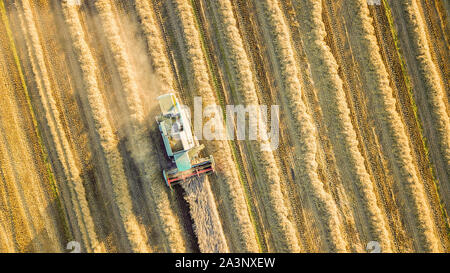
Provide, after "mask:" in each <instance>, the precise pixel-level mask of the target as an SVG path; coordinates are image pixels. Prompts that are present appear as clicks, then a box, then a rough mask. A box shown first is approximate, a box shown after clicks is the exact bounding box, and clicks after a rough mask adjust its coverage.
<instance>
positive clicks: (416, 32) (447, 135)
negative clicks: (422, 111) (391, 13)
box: [400, 0, 450, 183]
mask: <svg viewBox="0 0 450 273" xmlns="http://www.w3.org/2000/svg"><path fill="white" fill-rule="evenodd" d="M400 2H401V7H402V11H403V15H404V18H405V21H406V26H407V31H408V34H409V37H410V43H411V45H412V48H413V50H414V52H413V54H414V56H415V58H416V61H417V64H418V67H419V74H420V78H421V79H420V80H421V81H422V83H423V84H424V87H425V88H424V92H425V97H426V98H427V103H428V104H429V109H430V111H431V117H432V121H433V127H434V128H435V130H436V134H437V139H438V142H439V146H440V151H441V153H442V155H443V156H444V159H445V163H446V170H447V173H448V172H449V171H450V120H449V116H448V109H446V106H445V100H446V99H447V96H446V94H445V88H444V87H443V86H442V81H441V79H440V77H439V73H438V71H437V68H436V65H435V63H434V62H433V59H432V57H431V53H430V47H429V46H428V41H427V36H426V34H425V33H426V32H425V27H424V22H423V20H422V18H421V14H420V12H419V8H418V6H417V2H416V0H400ZM449 175H450V174H449ZM447 183H448V181H447Z"/></svg>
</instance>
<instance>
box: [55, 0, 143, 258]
mask: <svg viewBox="0 0 450 273" xmlns="http://www.w3.org/2000/svg"><path fill="white" fill-rule="evenodd" d="M62 7H63V12H64V18H65V21H66V24H67V26H68V28H69V32H70V35H71V38H72V42H73V46H74V48H75V53H76V55H77V57H78V61H79V64H80V68H81V72H82V77H83V82H84V88H83V89H82V92H83V94H82V96H83V97H84V98H85V100H84V101H83V108H84V110H85V112H86V116H87V118H88V121H89V128H90V130H92V131H93V134H92V137H93V138H94V139H93V142H94V143H96V144H97V146H98V149H99V150H100V151H101V152H102V154H103V156H104V158H105V160H106V165H107V169H108V171H109V176H110V178H111V181H108V182H109V183H110V184H108V186H110V187H111V188H112V193H111V194H112V198H113V199H112V200H113V201H114V207H115V211H114V215H115V218H116V219H115V220H116V223H118V224H119V225H121V226H122V227H123V229H124V230H122V228H121V229H120V230H122V232H124V234H123V236H121V237H122V239H123V240H126V241H127V242H126V243H125V245H123V247H124V248H125V249H127V248H130V249H127V250H131V251H134V252H148V251H149V247H148V246H147V245H146V242H147V240H146V239H145V237H144V236H143V234H141V231H140V230H139V228H138V222H137V219H136V217H135V215H134V214H133V211H132V201H131V197H130V192H129V189H128V181H127V179H126V176H125V171H124V169H123V162H122V158H121V156H120V152H119V150H118V141H117V138H116V136H115V135H114V133H113V130H112V128H111V124H110V123H109V120H108V117H107V112H106V111H107V110H106V108H105V104H104V101H103V98H102V94H101V92H100V90H99V84H98V81H97V77H96V71H97V66H96V63H95V61H94V57H93V55H92V53H91V51H90V49H89V46H88V44H87V42H86V40H85V37H84V31H83V28H82V25H81V22H80V18H79V14H78V10H77V8H76V7H74V6H72V5H68V4H67V2H66V1H64V2H63V5H62Z"/></svg>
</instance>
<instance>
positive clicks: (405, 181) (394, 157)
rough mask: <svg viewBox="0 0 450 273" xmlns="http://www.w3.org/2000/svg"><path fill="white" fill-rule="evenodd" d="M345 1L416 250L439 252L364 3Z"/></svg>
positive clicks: (351, 30)
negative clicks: (410, 224)
mask: <svg viewBox="0 0 450 273" xmlns="http://www.w3.org/2000/svg"><path fill="white" fill-rule="evenodd" d="M346 4H347V7H348V9H347V12H348V16H349V17H348V18H351V20H352V23H351V25H349V28H348V29H349V33H350V43H351V46H352V48H353V49H354V52H355V57H356V60H357V62H358V63H359V67H360V68H361V71H362V74H363V75H364V78H363V80H364V81H365V84H366V85H367V95H368V97H369V102H370V103H371V105H372V109H374V111H375V113H374V114H375V118H376V121H377V122H378V123H379V124H380V125H381V128H380V129H381V134H382V135H383V138H382V139H383V143H382V145H383V146H384V150H385V151H386V152H387V153H388V155H389V158H390V159H391V161H392V163H393V171H394V175H395V176H396V182H397V183H398V184H399V186H400V189H402V191H401V192H403V193H404V201H405V203H406V204H407V206H408V211H409V212H408V214H409V215H410V218H411V223H412V227H411V228H412V229H413V231H414V233H415V234H416V235H417V236H418V238H419V246H418V247H419V251H432V252H435V251H439V249H440V247H439V243H438V240H437V238H436V235H435V232H434V229H433V221H432V218H431V212H430V207H429V204H428V201H427V199H426V196H425V193H424V188H423V184H422V183H421V181H420V180H419V178H418V176H417V173H416V170H415V168H414V163H413V158H412V155H411V147H410V144H409V141H408V137H407V135H406V131H405V130H406V128H405V125H404V124H403V122H402V120H401V117H400V114H399V113H398V112H397V110H396V106H395V103H396V102H395V98H394V97H393V93H392V92H393V91H392V88H391V87H390V85H389V75H388V73H387V71H386V67H385V66H384V63H383V60H382V57H381V54H380V50H379V47H378V44H377V38H376V36H375V30H374V28H373V25H372V18H371V17H370V13H369V9H368V6H367V2H366V1H364V0H352V1H349V2H348V3H346Z"/></svg>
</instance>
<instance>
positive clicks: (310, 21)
mask: <svg viewBox="0 0 450 273" xmlns="http://www.w3.org/2000/svg"><path fill="white" fill-rule="evenodd" d="M294 4H295V8H296V10H297V12H298V14H299V21H300V22H301V27H302V29H303V31H302V34H303V41H304V42H305V43H304V45H305V50H306V54H307V58H308V60H309V62H310V64H311V70H312V76H313V79H314V82H315V85H316V86H317V87H318V90H319V92H318V95H319V102H320V106H321V108H322V112H323V114H324V118H325V121H326V125H327V129H328V132H329V133H330V139H331V141H332V143H333V149H334V151H335V156H336V160H337V161H338V162H340V170H341V174H342V175H343V180H344V182H346V183H348V184H349V185H352V184H355V186H356V187H355V189H356V190H357V195H358V196H359V198H360V199H361V200H360V201H359V203H360V204H361V206H363V210H364V214H365V217H366V221H365V222H364V223H363V224H364V225H365V224H366V223H367V224H368V228H369V235H370V238H369V239H370V240H375V241H378V242H380V243H381V245H382V249H383V252H391V251H392V248H391V244H390V238H389V232H388V230H387V228H386V223H385V219H384V217H383V214H382V211H381V210H380V208H379V207H378V204H377V198H376V196H375V191H374V186H373V182H372V181H371V179H370V176H369V174H368V172H367V170H366V167H365V165H364V158H363V156H362V155H361V153H360V151H359V149H358V140H357V138H356V133H355V130H354V128H353V125H352V123H351V120H350V110H349V108H348V105H347V101H346V99H345V93H344V89H343V83H342V80H341V78H340V77H339V74H338V65H337V63H336V60H335V59H334V56H333V54H332V53H331V49H330V48H329V47H328V46H327V44H326V42H325V35H326V30H325V25H324V23H323V21H322V3H321V2H320V1H314V0H294ZM370 240H369V241H370Z"/></svg>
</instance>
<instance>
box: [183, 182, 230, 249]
mask: <svg viewBox="0 0 450 273" xmlns="http://www.w3.org/2000/svg"><path fill="white" fill-rule="evenodd" d="M205 182H206V181H202V179H196V180H193V181H191V182H190V183H187V184H183V188H184V190H185V192H186V195H185V199H186V201H187V202H188V203H189V207H190V213H191V217H192V219H193V220H194V230H195V233H196V235H197V237H198V244H199V248H200V251H201V252H202V253H226V252H229V249H228V246H227V242H226V240H225V236H224V234H223V230H222V224H221V223H220V219H219V214H218V213H217V207H216V203H215V202H214V197H213V195H212V191H211V189H210V185H209V183H208V182H206V183H205Z"/></svg>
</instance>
